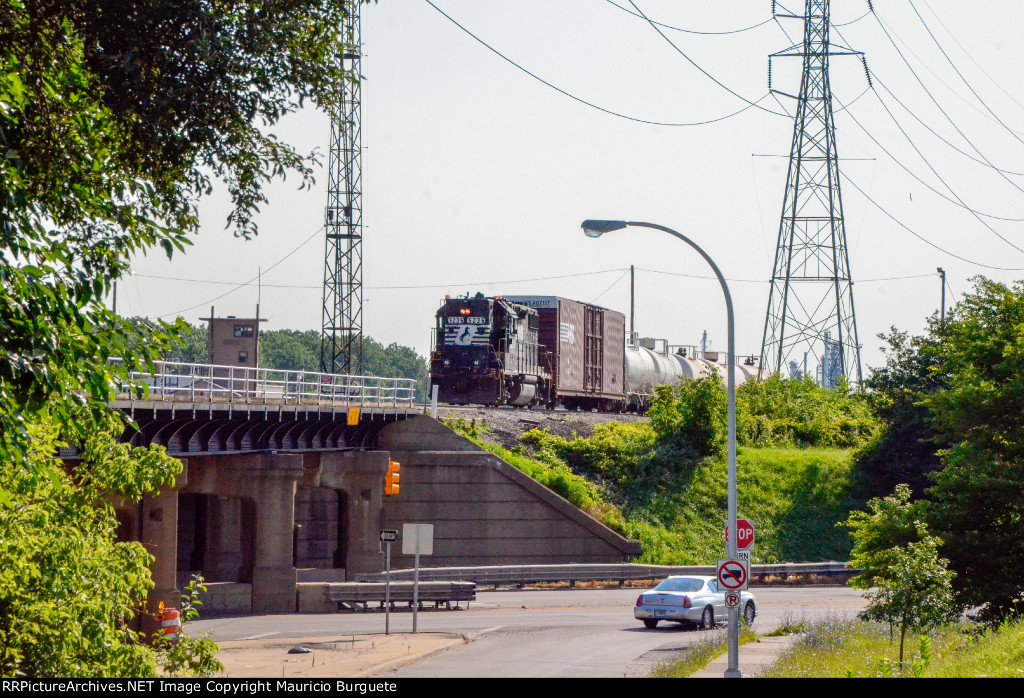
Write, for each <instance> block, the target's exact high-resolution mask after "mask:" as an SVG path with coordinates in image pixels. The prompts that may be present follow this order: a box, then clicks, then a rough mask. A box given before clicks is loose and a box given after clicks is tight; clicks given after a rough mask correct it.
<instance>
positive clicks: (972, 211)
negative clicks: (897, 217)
mask: <svg viewBox="0 0 1024 698" xmlns="http://www.w3.org/2000/svg"><path fill="white" fill-rule="evenodd" d="M876 95H877V93H876ZM837 101H838V100H837ZM879 103H880V104H881V105H882V109H884V110H885V112H886V114H888V115H889V117H890V118H891V119H892V121H893V123H894V124H896V128H897V129H898V130H899V132H900V133H902V134H903V136H904V137H905V138H906V139H907V142H908V143H910V146H911V147H912V148H913V149H914V152H916V153H917V154H918V156H919V157H920V158H921V160H922V161H923V162H924V163H925V165H927V167H928V169H929V170H931V171H932V174H934V175H935V177H936V178H937V179H938V180H939V181H940V182H942V184H943V186H945V187H946V189H948V190H949V192H950V194H952V195H953V197H954V198H953V199H951V198H949V197H948V196H946V195H945V194H943V193H942V192H941V191H939V190H938V189H936V188H935V187H933V186H932V185H930V184H928V182H926V181H924V180H923V179H921V177H919V176H918V175H917V174H916V173H914V172H913V171H912V170H911V169H910V168H909V167H907V166H906V165H905V164H903V163H902V162H901V161H900V160H899V158H897V157H896V156H895V155H893V154H892V153H891V152H890V151H889V150H888V149H887V148H886V147H885V146H884V145H882V143H881V142H880V141H879V140H878V139H877V138H875V136H874V135H873V134H872V133H871V131H870V130H868V128H867V127H865V126H864V124H862V123H861V122H860V120H859V119H857V117H856V116H854V115H853V113H852V112H848V116H849V117H850V118H851V119H853V122H854V123H855V124H857V126H859V127H860V129H861V130H862V131H864V133H865V134H866V135H867V137H868V138H870V139H871V140H872V141H873V142H874V143H875V145H877V146H878V147H879V148H881V149H882V152H884V153H885V154H886V155H888V156H889V158H890V159H891V160H892V161H893V162H895V163H896V164H897V165H899V167H900V168H901V169H902V170H903V171H904V172H906V173H907V174H909V175H910V176H911V177H913V178H914V179H915V180H917V181H918V182H920V183H921V185H922V186H924V187H926V188H927V189H929V190H930V191H932V192H934V193H935V194H936V195H938V196H939V197H941V198H942V199H945V200H946V201H948V202H949V203H952V204H954V205H956V206H959V207H960V208H963V209H964V210H965V211H967V212H968V213H970V214H971V215H972V216H974V217H975V218H976V219H977V220H978V222H979V223H981V224H982V225H983V226H985V228H987V229H988V230H989V231H990V232H991V233H992V234H993V235H995V236H996V237H998V238H999V239H1000V240H1002V241H1003V242H1005V243H1006V244H1007V245H1009V246H1010V247H1012V248H1014V249H1015V250H1017V251H1019V252H1024V248H1021V247H1018V246H1017V245H1015V244H1014V243H1012V242H1010V241H1009V240H1008V239H1006V237H1004V236H1003V235H1002V233H1000V232H999V231H997V230H996V229H995V228H993V227H992V226H991V225H989V224H988V223H987V222H986V221H984V220H983V218H992V219H994V220H1001V221H1014V222H1017V221H1021V220H1024V219H1021V218H1009V217H1004V216H997V215H994V214H991V213H984V212H982V211H978V210H977V209H974V208H972V207H970V206H968V205H967V203H966V202H965V201H964V200H963V199H962V198H961V197H960V196H959V195H958V194H957V193H956V191H955V190H954V189H953V188H952V187H951V186H950V185H949V183H947V182H946V180H945V179H944V178H943V177H942V175H940V174H939V172H938V170H937V169H935V166H934V165H932V163H931V161H930V160H928V158H926V157H925V155H924V153H922V152H921V149H920V148H918V147H917V144H916V143H914V140H913V139H912V138H911V137H910V135H909V134H908V133H907V132H906V130H905V129H904V128H903V126H902V124H900V122H899V119H897V118H896V116H895V115H894V114H893V113H892V111H890V110H889V107H888V106H887V105H886V104H885V102H883V101H882V100H881V99H879ZM954 199H955V200H954Z"/></svg>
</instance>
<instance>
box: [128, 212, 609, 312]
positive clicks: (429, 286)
mask: <svg viewBox="0 0 1024 698" xmlns="http://www.w3.org/2000/svg"><path fill="white" fill-rule="evenodd" d="M317 232H319V231H317ZM282 261H283V260H282ZM274 266H276V265H274ZM270 269H273V267H270V268H268V269H267V271H269V270H270ZM617 271H623V269H622V268H621V267H616V268H614V269H602V270H600V271H587V272H577V273H573V274H559V275H557V276H538V277H534V278H531V279H504V280H499V281H470V282H467V281H457V282H456V281H453V282H449V283H441V284H421V285H412V286H365V288H366V290H368V291H391V290H416V289H432V288H452V287H453V286H494V285H496V284H522V283H530V282H533V281H552V280H555V279H571V278H576V277H581V276H596V275H599V274H610V273H612V272H617ZM625 271H629V269H625ZM132 276H135V277H137V278H143V279H159V280H163V281H184V282H186V283H193V284H215V285H222V286H234V287H236V290H237V289H240V288H243V287H245V286H253V285H254V283H253V282H254V281H255V280H256V279H255V277H254V278H253V279H250V280H249V281H243V282H242V283H236V282H234V281H221V280H217V279H190V278H184V277H179V276H160V275H157V274H132ZM262 285H263V288H287V289H299V290H314V289H315V290H319V289H322V288H323V285H322V284H321V285H317V286H309V285H297V284H268V283H264V284H262ZM222 297H223V296H219V297H218V298H214V299H212V300H218V299H219V298H222ZM203 305H205V303H201V304H199V305H198V306H196V307H202V306H203ZM181 312H185V311H181ZM160 317H166V316H165V315H161V316H160Z"/></svg>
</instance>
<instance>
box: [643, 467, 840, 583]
mask: <svg viewBox="0 0 1024 698" xmlns="http://www.w3.org/2000/svg"><path fill="white" fill-rule="evenodd" d="M852 463H853V451H851V450H844V449H828V448H815V449H798V448H754V447H746V448H740V449H739V451H738V453H737V456H736V482H737V485H736V489H737V509H738V512H739V515H740V517H742V518H746V519H749V520H751V521H753V522H754V524H755V526H756V527H757V548H756V549H755V551H754V556H753V557H754V562H756V563H770V562H807V561H821V560H844V559H846V557H847V555H848V554H849V551H850V540H849V536H848V534H847V533H846V531H845V530H842V529H837V528H836V522H838V521H842V520H844V519H845V518H846V517H847V516H848V514H849V512H850V511H851V510H852V509H854V508H855V507H856V506H857V505H858V504H859V503H858V502H857V501H856V500H855V499H854V498H853V495H852V494H851V492H852V490H853V488H852V485H851V470H852ZM678 485H679V489H678V490H676V491H671V490H669V489H667V488H666V489H664V490H660V491H657V492H655V493H652V495H653V496H652V497H651V499H650V501H649V502H648V503H646V504H641V505H638V506H631V507H630V508H629V509H628V515H627V520H626V526H625V532H626V534H627V535H629V536H630V537H634V538H637V539H639V540H640V541H641V542H642V544H643V547H644V552H643V555H642V556H641V558H640V560H639V561H640V562H647V563H650V564H667V565H689V564H708V563H713V562H714V561H715V560H716V559H717V558H718V557H720V556H721V552H722V539H723V531H724V529H725V522H726V506H727V497H728V489H727V486H728V467H727V464H726V462H725V461H724V460H716V461H713V462H711V463H708V464H705V465H703V466H701V467H698V468H695V469H694V471H693V474H692V477H691V478H690V479H689V481H685V480H683V481H680V482H679V483H678Z"/></svg>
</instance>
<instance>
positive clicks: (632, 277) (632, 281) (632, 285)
mask: <svg viewBox="0 0 1024 698" xmlns="http://www.w3.org/2000/svg"><path fill="white" fill-rule="evenodd" d="M635 310H636V268H635V267H634V266H633V265H632V264H630V265H629V341H631V342H632V341H633V340H634V339H635V338H636V333H635V330H636V328H635V327H634V326H633V316H634V314H635Z"/></svg>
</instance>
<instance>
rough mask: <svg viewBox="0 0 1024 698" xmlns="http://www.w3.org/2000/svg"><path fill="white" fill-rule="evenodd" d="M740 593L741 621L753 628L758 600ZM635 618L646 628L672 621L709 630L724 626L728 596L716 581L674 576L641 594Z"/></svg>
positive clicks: (709, 578)
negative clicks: (660, 622) (726, 598)
mask: <svg viewBox="0 0 1024 698" xmlns="http://www.w3.org/2000/svg"><path fill="white" fill-rule="evenodd" d="M739 593H740V605H739V608H740V613H741V618H742V619H743V622H744V623H746V624H747V625H748V626H749V625H753V623H754V618H756V617H757V599H755V598H754V595H753V594H751V593H749V592H746V591H741V592H739ZM633 616H634V617H635V618H637V619H639V620H642V621H643V623H644V626H645V627H647V628H655V627H657V625H658V621H662V620H671V621H676V622H678V623H693V624H695V625H697V626H699V627H701V628H703V629H705V630H710V629H711V628H713V627H715V625H716V624H717V623H719V622H725V619H726V618H727V617H728V610H727V609H726V606H725V592H724V591H719V589H718V580H717V579H715V578H714V577H694V576H673V577H668V578H666V579H665V580H664V581H663V582H662V583H661V584H659V585H658V586H656V587H654V588H653V589H651V590H650V591H645V592H644V593H642V594H640V596H639V597H638V598H637V600H636V606H634V607H633Z"/></svg>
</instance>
